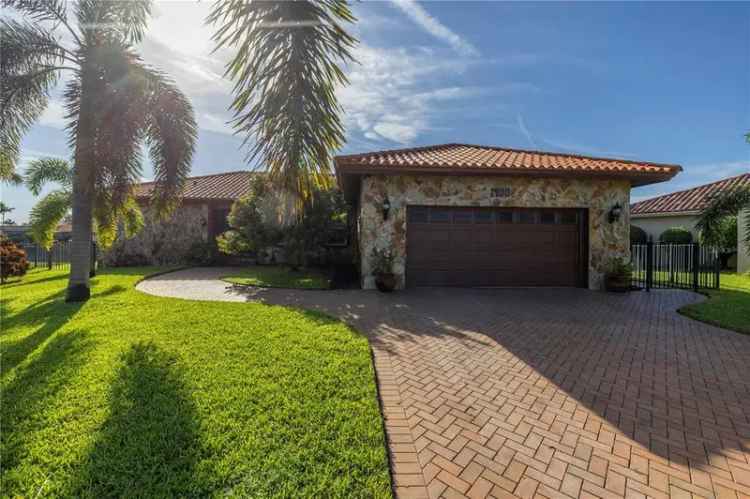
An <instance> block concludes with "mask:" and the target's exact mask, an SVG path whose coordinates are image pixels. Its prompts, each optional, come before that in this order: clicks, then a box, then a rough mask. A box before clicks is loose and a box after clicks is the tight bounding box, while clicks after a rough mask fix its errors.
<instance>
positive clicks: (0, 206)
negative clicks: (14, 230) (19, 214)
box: [0, 201, 15, 225]
mask: <svg viewBox="0 0 750 499" xmlns="http://www.w3.org/2000/svg"><path fill="white" fill-rule="evenodd" d="M13 210H15V208H11V207H10V206H8V205H7V204H5V203H3V202H2V201H0V224H2V225H5V215H7V214H8V213H10V212H11V211H13Z"/></svg>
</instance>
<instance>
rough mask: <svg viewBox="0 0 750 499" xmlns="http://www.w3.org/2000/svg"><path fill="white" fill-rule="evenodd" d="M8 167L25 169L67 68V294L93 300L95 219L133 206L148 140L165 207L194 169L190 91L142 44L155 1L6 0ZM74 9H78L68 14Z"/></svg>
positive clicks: (3, 156)
mask: <svg viewBox="0 0 750 499" xmlns="http://www.w3.org/2000/svg"><path fill="white" fill-rule="evenodd" d="M2 6H3V8H4V9H6V8H10V9H12V10H13V11H14V14H15V15H9V16H7V17H4V18H3V19H2V20H0V40H2V42H1V43H2V61H1V62H0V79H2V87H1V90H2V92H1V93H0V105H1V106H2V111H0V165H3V168H4V169H5V168H6V165H7V169H8V170H9V171H13V172H15V166H16V162H17V160H18V152H19V147H20V141H21V138H22V136H23V134H24V133H25V132H26V131H27V130H28V129H29V127H30V126H31V125H32V124H33V123H34V121H36V119H37V118H38V117H39V115H40V114H41V113H42V112H43V111H44V108H45V107H46V105H47V101H48V96H49V92H50V91H51V90H52V89H53V88H54V86H55V84H56V83H57V81H58V79H59V78H60V77H61V74H62V73H67V76H68V78H67V85H66V90H65V94H64V97H65V105H66V108H67V118H68V119H69V124H68V127H67V129H68V133H69V136H70V145H71V148H72V149H73V163H74V168H73V179H72V186H71V192H72V201H71V204H72V212H73V230H72V233H73V241H72V247H71V270H70V281H69V284H68V291H67V296H66V299H67V300H68V301H81V300H86V299H87V298H88V297H89V294H90V291H89V275H88V272H89V260H90V258H91V256H90V255H91V238H92V233H93V224H94V223H96V226H97V227H98V228H99V229H101V228H102V227H109V228H111V227H112V226H113V224H114V221H115V220H117V219H118V218H119V217H120V216H123V215H124V213H126V212H127V211H128V206H132V202H133V200H132V199H133V198H132V188H133V184H134V183H135V182H137V181H138V180H139V179H140V173H141V160H142V154H141V145H142V144H143V143H144V142H145V143H146V145H148V147H149V150H150V151H149V153H150V159H151V163H152V165H153V169H154V174H155V179H156V188H155V189H154V199H153V201H152V203H151V205H152V206H153V208H154V209H155V210H156V211H157V212H158V213H162V214H163V213H166V212H168V211H169V210H170V209H171V208H172V207H173V206H174V202H175V200H176V198H177V194H178V193H179V192H180V190H181V189H182V185H183V183H184V180H185V178H186V177H187V176H188V174H189V172H190V162H191V159H192V154H193V150H194V146H195V138H196V125H195V118H194V116H193V109H192V107H191V105H190V103H189V102H188V101H187V99H186V98H185V96H184V95H183V94H182V93H181V92H180V90H179V89H178V88H177V87H176V86H175V84H174V83H173V81H172V80H170V79H169V78H168V77H167V76H166V75H165V74H164V73H161V72H160V71H157V70H155V69H153V68H151V67H149V66H147V65H145V64H144V63H143V62H142V61H141V59H140V58H139V57H138V55H137V54H136V53H135V52H134V51H133V46H134V45H135V44H136V43H138V42H139V41H140V40H141V39H142V38H143V34H144V31H145V29H146V25H147V20H148V17H149V15H150V12H151V1H150V0H127V1H107V0H79V1H78V2H76V3H73V4H71V6H70V9H69V8H68V7H69V6H68V3H67V0H2ZM69 10H70V11H71V14H72V15H68V11H69Z"/></svg>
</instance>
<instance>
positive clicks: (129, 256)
mask: <svg viewBox="0 0 750 499" xmlns="http://www.w3.org/2000/svg"><path fill="white" fill-rule="evenodd" d="M141 209H142V210H143V217H144V227H143V230H141V232H139V233H138V234H136V235H135V236H134V237H132V238H130V239H125V237H124V234H122V233H121V234H120V235H119V236H118V237H117V240H116V241H115V242H114V244H113V245H112V247H111V248H109V249H108V250H106V251H104V252H103V254H102V262H103V263H104V264H105V265H134V264H140V263H148V264H152V265H168V264H183V263H186V261H187V256H188V253H189V250H190V248H191V247H192V246H193V244H195V243H205V242H207V241H208V215H209V210H208V205H207V204H192V203H191V204H183V205H182V206H179V207H178V208H176V209H175V210H174V212H173V213H172V215H171V216H170V217H169V218H167V219H165V220H159V219H158V218H157V217H155V216H154V215H153V213H151V212H150V210H149V209H148V208H147V207H142V208H141Z"/></svg>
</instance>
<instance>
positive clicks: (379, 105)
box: [337, 44, 540, 144]
mask: <svg viewBox="0 0 750 499" xmlns="http://www.w3.org/2000/svg"><path fill="white" fill-rule="evenodd" d="M354 56H355V59H356V60H358V61H359V63H357V64H352V65H351V66H350V67H349V68H347V75H348V77H349V81H350V85H349V86H347V87H343V88H340V89H339V91H338V93H337V95H338V97H339V100H340V102H341V104H342V106H343V108H344V124H345V126H346V129H347V132H348V139H349V141H350V143H351V141H352V140H354V139H356V138H357V137H364V138H366V139H368V140H370V141H380V142H382V141H383V140H387V141H392V142H396V143H399V144H409V143H411V142H413V141H414V140H416V139H417V138H418V137H419V136H420V134H422V133H424V132H427V131H429V130H436V129H438V128H440V129H442V130H450V128H446V127H445V126H441V127H438V126H437V125H436V122H439V121H442V122H444V123H445V122H449V121H450V116H451V115H452V113H454V112H460V113H462V115H465V114H466V109H459V108H458V106H459V105H460V104H462V103H463V102H464V101H466V100H467V99H470V98H474V97H478V96H483V95H492V96H494V97H499V96H510V95H514V96H515V95H518V94H519V93H535V92H539V91H540V89H539V88H538V87H536V86H535V85H533V84H530V83H525V82H512V81H511V82H500V83H498V84H496V85H493V86H491V87H489V86H488V87H483V86H467V85H463V84H462V81H464V80H465V78H462V75H463V74H464V73H466V72H467V71H468V70H469V69H470V68H472V67H473V66H474V65H477V64H480V63H483V61H482V60H480V59H471V60H466V59H456V58H451V57H445V53H444V51H441V52H436V51H434V50H432V49H428V48H413V49H406V48H389V49H386V48H379V47H372V46H369V45H366V44H361V45H360V46H358V47H357V49H356V50H355V53H354ZM493 107H494V108H495V109H499V108H502V107H503V104H502V103H500V102H495V101H494V100H493Z"/></svg>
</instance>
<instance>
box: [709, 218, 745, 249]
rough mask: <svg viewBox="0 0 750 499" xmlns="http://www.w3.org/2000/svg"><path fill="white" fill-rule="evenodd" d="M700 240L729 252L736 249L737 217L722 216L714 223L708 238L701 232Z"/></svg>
mask: <svg viewBox="0 0 750 499" xmlns="http://www.w3.org/2000/svg"><path fill="white" fill-rule="evenodd" d="M701 242H702V243H703V244H707V245H710V246H716V247H717V248H720V249H722V250H725V251H727V252H730V253H731V252H734V251H737V217H736V216H729V217H724V218H722V219H721V220H720V221H719V222H718V223H717V224H716V227H715V229H714V231H713V232H712V233H711V237H710V238H707V237H705V236H704V235H703V234H701Z"/></svg>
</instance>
